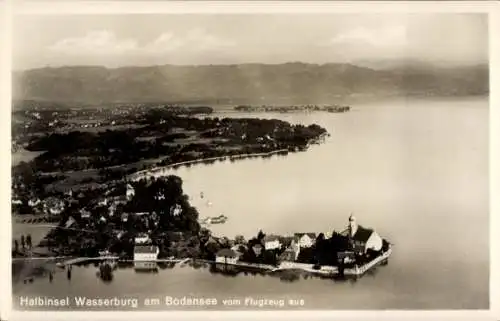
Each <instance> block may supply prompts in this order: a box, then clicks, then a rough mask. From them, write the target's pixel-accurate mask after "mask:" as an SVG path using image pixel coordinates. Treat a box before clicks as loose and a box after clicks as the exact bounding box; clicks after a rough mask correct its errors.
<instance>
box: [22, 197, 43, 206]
mask: <svg viewBox="0 0 500 321" xmlns="http://www.w3.org/2000/svg"><path fill="white" fill-rule="evenodd" d="M21 203H22V202H21ZM40 203H41V201H40V199H39V198H34V199H30V200H29V201H28V205H29V206H31V207H35V206H38V205H39V204H40Z"/></svg>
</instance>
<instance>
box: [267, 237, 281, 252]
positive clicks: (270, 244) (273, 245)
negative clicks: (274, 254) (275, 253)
mask: <svg viewBox="0 0 500 321" xmlns="http://www.w3.org/2000/svg"><path fill="white" fill-rule="evenodd" d="M280 247H281V242H280V239H279V237H278V236H276V235H266V236H265V237H264V248H265V249H266V250H275V249H279V248H280Z"/></svg>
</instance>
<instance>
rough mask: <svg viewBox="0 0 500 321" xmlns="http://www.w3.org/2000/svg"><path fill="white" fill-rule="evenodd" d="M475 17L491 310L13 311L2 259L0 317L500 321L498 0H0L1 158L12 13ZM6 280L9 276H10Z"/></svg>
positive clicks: (5, 237) (5, 204) (5, 231)
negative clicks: (486, 69) (486, 39)
mask: <svg viewBox="0 0 500 321" xmlns="http://www.w3.org/2000/svg"><path fill="white" fill-rule="evenodd" d="M374 11H376V12H443V13H445V12H463V13H468V12H476V13H489V21H490V26H489V32H490V34H489V36H490V86H491V87H490V238H491V239H490V244H491V246H490V254H491V255H490V258H491V260H490V262H491V266H490V310H485V311H483V310H477V311H470V310H469V311H460V310H458V311H390V310H387V311H336V310H333V311H293V312H292V311H276V312H257V311H255V312H211V313H206V312H133V313H129V312H112V313H109V312H43V313H40V312H20V311H14V310H12V307H11V295H12V288H11V282H10V275H11V270H10V269H11V267H10V259H9V260H0V264H1V265H0V268H1V272H2V275H3V276H4V277H3V278H2V279H3V280H8V281H7V282H2V287H1V291H2V292H1V294H0V303H1V306H0V319H1V320H2V321H3V320H9V321H10V320H37V319H38V320H42V319H43V320H68V319H72V320H87V319H116V320H124V319H127V318H133V319H136V318H147V319H150V320H151V319H164V318H168V319H176V320H177V319H178V320H196V319H198V320H204V321H206V320H208V319H213V320H233V319H235V318H238V319H240V320H242V321H243V320H250V319H256V318H259V319H271V320H277V319H278V320H279V319H282V320H292V319H293V320H303V319H311V318H313V319H318V320H330V319H332V318H337V319H353V318H356V319H358V318H360V319H373V320H375V319H377V320H378V319H383V320H387V319H394V320H399V319H400V318H404V319H406V320H414V319H418V320H420V319H432V320H445V319H453V320H473V319H474V320H499V319H500V313H499V312H500V311H499V303H500V302H499V294H500V293H499V292H500V291H499V290H500V282H499V271H500V265H499V257H500V248H499V246H498V238H497V237H496V236H497V235H498V233H499V232H500V230H499V228H500V226H499V222H500V217H499V215H500V214H499V213H498V210H499V202H498V200H499V198H498V197H497V198H496V197H495V196H500V186H499V168H498V165H499V164H500V161H499V160H498V156H499V154H498V153H499V139H498V138H499V137H500V132H499V129H500V126H499V122H500V110H499V109H500V97H499V89H500V88H499V85H500V78H499V72H498V71H499V68H500V52H499V51H500V50H499V49H500V37H499V32H500V19H499V18H500V4H499V3H498V2H496V1H458V2H454V1H442V2H431V1H429V2H420V1H411V2H402V1H395V2H390V1H380V2H378V1H369V2H363V1H351V2H316V1H311V2H302V1H291V2H286V3H283V2H279V1H252V2H249V1H218V2H215V1H214V2H212V1H186V2H182V1H114V2H107V1H81V0H65V1H64V0H58V1H53V2H50V1H34V0H32V1H22V0H0V41H1V43H0V48H1V49H0V52H1V63H0V72H1V78H0V84H1V85H0V99H1V106H2V108H1V109H0V110H1V113H2V115H1V117H0V121H1V122H2V126H0V128H1V130H3V132H2V134H1V135H0V137H1V147H2V150H3V151H4V152H5V153H6V154H5V156H4V157H3V159H4V160H10V157H11V155H10V152H9V150H10V105H11V102H10V99H11V84H10V70H11V60H10V58H11V57H10V54H11V51H10V48H11V47H10V45H11V19H12V15H15V14H37V15H38V14H40V15H45V14H51V15H52V14H60V15H66V14H132V13H142V14H148V13H151V14H153V13H154V14H158V13H169V14H182V13H220V14H226V13H247V14H252V13H254V14H257V13H310V14H313V13H327V12H332V13H333V12H337V13H338V12H343V13H347V12H350V13H360V12H374ZM2 164H3V168H2V172H1V174H2V177H1V178H0V182H1V186H2V192H3V195H4V197H3V198H2V203H1V205H2V211H1V213H3V214H2V221H3V222H2V224H1V225H0V226H1V227H0V228H1V233H0V235H1V250H2V251H3V252H2V254H3V255H2V256H3V257H4V258H5V257H9V258H10V239H11V237H10V234H11V224H10V223H11V222H10V215H8V213H9V212H10V205H9V203H10V186H11V185H10V161H9V162H6V161H4V162H2ZM6 276H7V277H6Z"/></svg>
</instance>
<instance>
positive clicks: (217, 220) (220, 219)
mask: <svg viewBox="0 0 500 321" xmlns="http://www.w3.org/2000/svg"><path fill="white" fill-rule="evenodd" d="M227 220H228V217H227V216H225V215H223V214H221V215H219V216H214V217H205V218H202V219H200V221H199V222H200V224H223V223H226V221H227Z"/></svg>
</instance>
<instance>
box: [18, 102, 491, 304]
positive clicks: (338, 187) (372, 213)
mask: <svg viewBox="0 0 500 321" xmlns="http://www.w3.org/2000/svg"><path fill="white" fill-rule="evenodd" d="M215 116H219V117H268V118H280V119H284V120H287V121H290V122H294V123H303V124H306V125H307V124H311V123H317V124H319V125H321V126H324V127H325V128H326V129H327V130H328V131H329V132H330V134H331V137H329V138H327V139H326V141H325V143H323V144H322V145H319V146H312V147H311V148H310V149H309V150H308V151H307V152H302V153H296V154H290V155H288V156H286V157H277V156H274V157H273V158H271V159H249V160H243V161H236V162H234V163H231V162H229V161H226V162H219V163H215V164H213V165H207V166H206V165H199V166H193V167H191V168H181V169H179V170H176V171H172V172H173V173H175V174H176V175H179V176H180V177H182V179H183V181H184V191H185V193H186V194H188V195H189V196H190V199H191V202H192V203H193V204H194V205H195V206H196V207H197V208H198V210H199V212H200V216H201V217H203V216H213V215H219V214H224V215H226V216H228V217H229V219H228V221H227V222H226V223H225V224H223V225H213V226H212V227H211V229H212V231H213V232H214V233H215V234H218V235H227V236H228V237H231V238H232V237H234V236H235V235H238V234H243V235H244V236H245V237H246V238H249V237H252V236H255V235H256V234H257V232H258V230H259V229H262V230H263V231H264V232H266V233H279V234H291V233H293V232H329V231H332V230H333V229H336V230H341V229H343V227H344V226H345V225H346V223H347V218H348V216H349V214H350V213H351V212H353V213H354V215H355V216H356V218H357V220H358V222H359V224H361V225H363V226H366V227H372V228H375V229H376V230H377V231H378V232H379V233H380V234H381V235H382V236H383V237H386V238H388V239H389V240H390V241H392V242H393V243H394V244H395V245H394V252H393V255H392V257H391V258H390V261H389V265H388V266H384V267H380V268H378V269H377V270H376V273H375V274H374V275H368V276H365V277H363V278H361V279H360V280H358V281H357V282H356V283H350V282H346V283H333V282H331V281H326V280H316V279H313V280H311V279H308V280H300V281H298V282H294V283H285V282H282V281H280V280H279V279H278V278H272V277H269V276H268V277H263V276H250V275H249V276H238V277H234V278H228V277H223V276H220V275H211V274H210V273H209V272H208V270H206V269H200V270H194V269H191V268H188V267H186V268H175V269H173V270H160V273H158V274H136V273H134V271H133V270H132V269H127V270H117V271H116V272H115V273H114V280H113V282H112V283H111V284H104V283H102V282H101V281H100V280H99V279H98V278H96V276H95V269H94V268H92V267H91V268H78V267H75V268H74V269H73V277H72V280H71V281H67V280H66V278H65V275H63V274H64V273H62V274H60V275H57V276H56V278H55V281H54V283H52V284H49V283H48V281H46V280H36V281H35V282H34V283H33V284H27V285H24V284H21V285H19V286H16V287H15V292H16V293H15V295H27V294H30V295H48V296H58V297H65V296H66V295H87V296H99V297H105V296H108V295H109V296H114V295H117V296H139V297H145V296H151V295H158V296H164V295H176V296H182V295H197V296H217V297H219V298H224V297H234V296H241V297H245V296H254V297H266V298H275V297H281V298H287V297H293V298H302V299H304V300H305V301H306V306H305V308H308V309H462V308H465V309H486V308H488V306H489V303H488V302H489V294H488V293H489V209H488V197H489V196H488V100H487V98H470V99H456V100H455V99H454V100H450V99H445V100H399V101H387V102H379V103H371V104H361V105H355V106H353V110H352V111H351V112H349V113H343V114H330V113H311V114H298V113H297V114H264V113H258V114H239V113H238V114H236V113H234V114H233V113H231V114H230V115H228V114H221V115H215ZM201 192H203V193H204V198H203V199H201V197H200V193H201ZM208 201H209V202H211V206H209V205H208V204H207V202H208Z"/></svg>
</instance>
